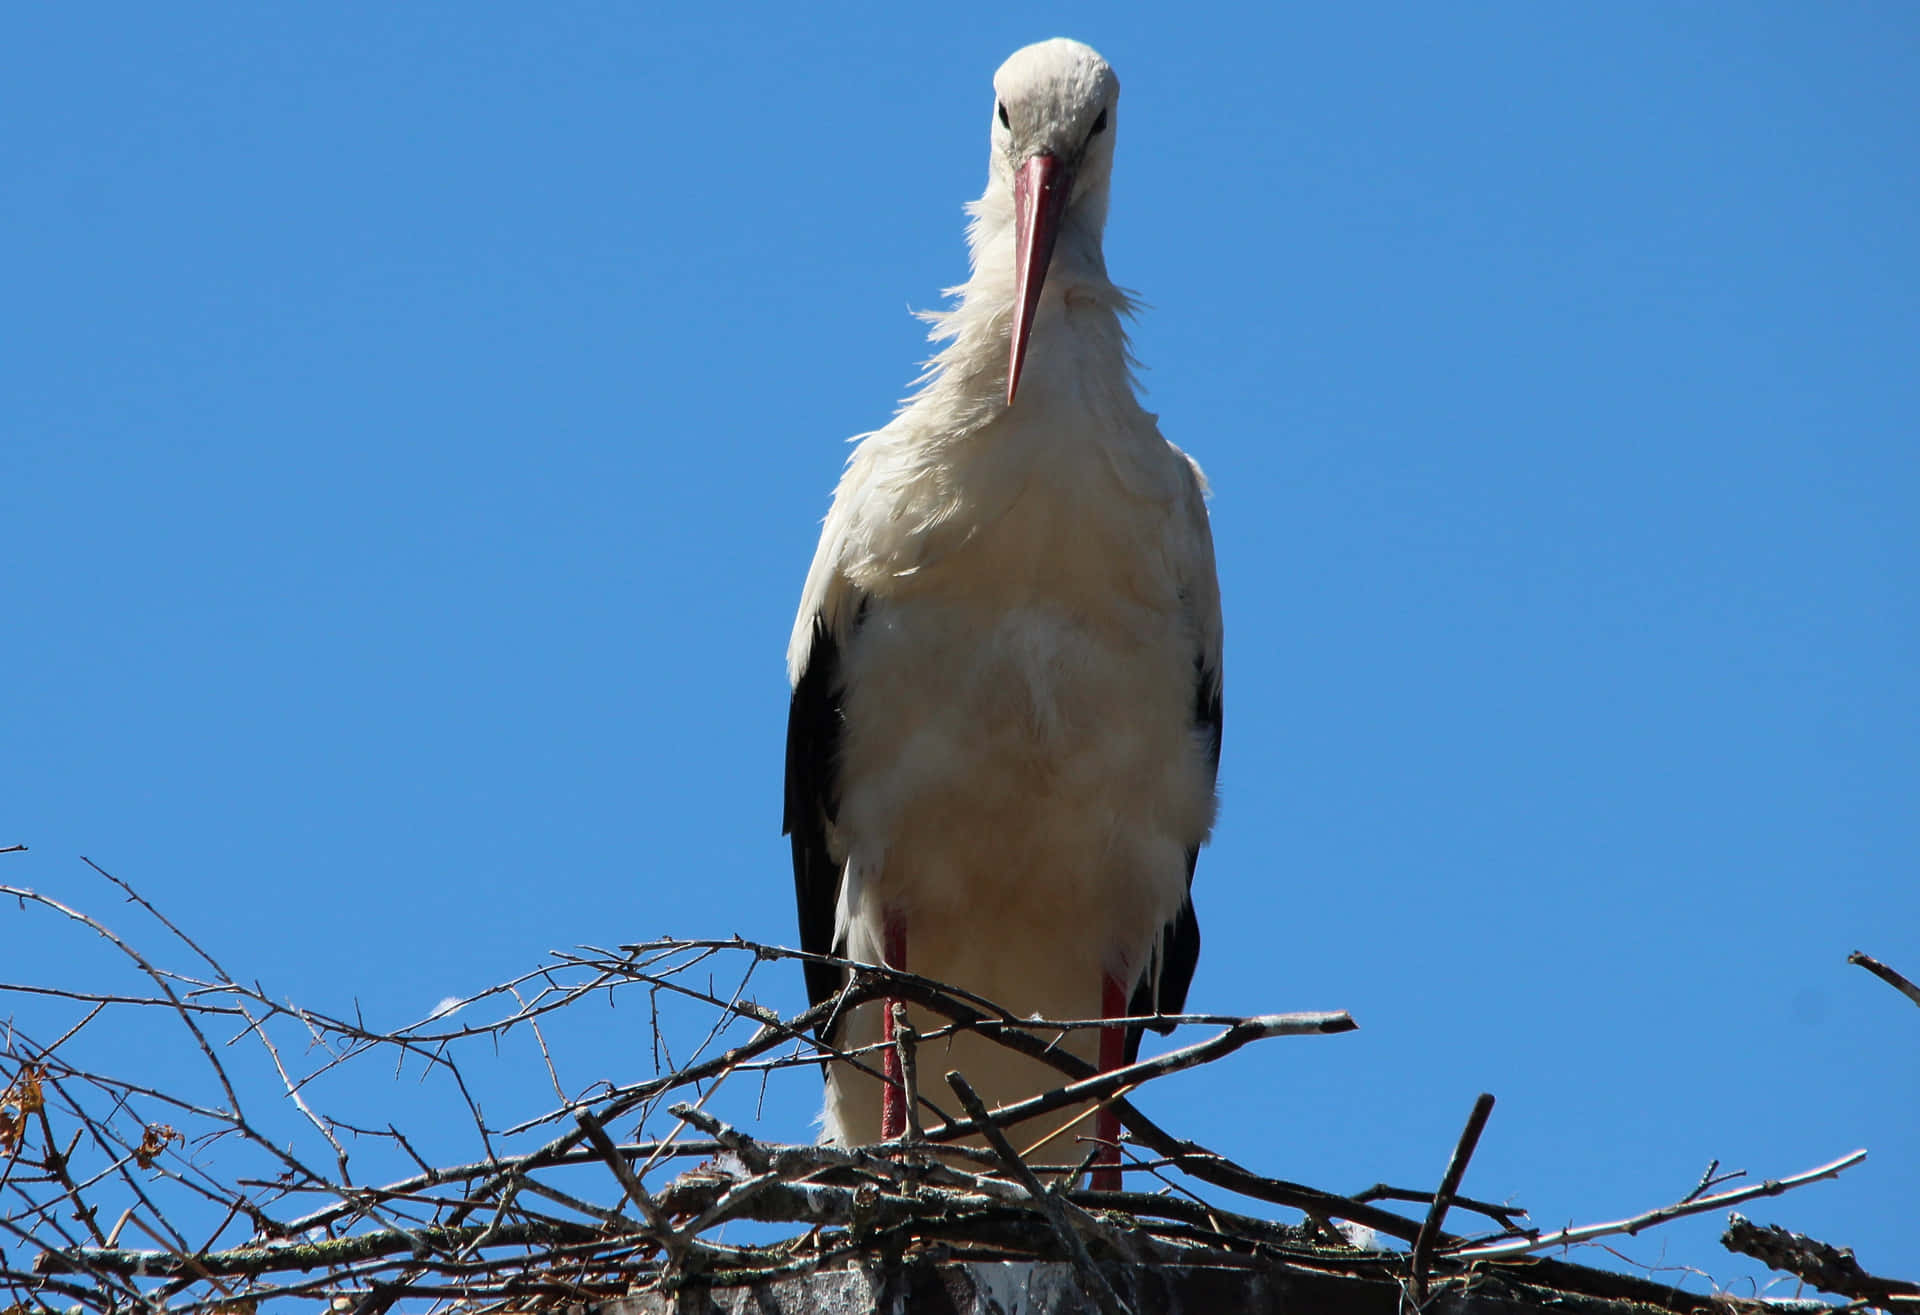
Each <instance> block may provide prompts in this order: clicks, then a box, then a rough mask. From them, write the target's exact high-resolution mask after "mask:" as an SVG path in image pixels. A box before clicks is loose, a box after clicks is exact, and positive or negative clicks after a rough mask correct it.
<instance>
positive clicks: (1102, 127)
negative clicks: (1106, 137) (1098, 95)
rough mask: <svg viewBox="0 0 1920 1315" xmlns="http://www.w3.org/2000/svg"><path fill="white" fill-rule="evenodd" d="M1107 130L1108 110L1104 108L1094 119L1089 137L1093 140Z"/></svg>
mask: <svg viewBox="0 0 1920 1315" xmlns="http://www.w3.org/2000/svg"><path fill="white" fill-rule="evenodd" d="M1106 130H1107V112H1106V110H1104V109H1102V110H1101V111H1100V117H1099V118H1097V119H1095V120H1094V121H1093V131H1092V132H1090V133H1088V134H1087V139H1088V140H1089V141H1091V140H1092V139H1093V138H1095V137H1098V136H1099V135H1100V134H1101V133H1103V132H1105V131H1106Z"/></svg>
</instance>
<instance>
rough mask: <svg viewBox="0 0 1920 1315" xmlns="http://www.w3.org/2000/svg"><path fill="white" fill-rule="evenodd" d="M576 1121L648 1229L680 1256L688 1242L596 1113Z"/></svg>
mask: <svg viewBox="0 0 1920 1315" xmlns="http://www.w3.org/2000/svg"><path fill="white" fill-rule="evenodd" d="M573 1117H574V1120H575V1121H576V1122H577V1123H579V1125H580V1130H581V1131H582V1132H583V1133H585V1134H586V1137H587V1141H588V1143H589V1144H590V1145H591V1146H592V1147H593V1149H594V1152H595V1154H597V1155H599V1157H600V1158H601V1159H602V1160H603V1161H605V1162H606V1166H607V1168H608V1169H610V1170H612V1172H613V1177H614V1181H615V1182H617V1183H619V1184H620V1190H621V1191H623V1192H625V1193H626V1194H627V1199H628V1200H629V1201H632V1202H633V1204H634V1205H635V1207H637V1208H638V1209H639V1211H640V1213H641V1214H642V1215H644V1216H646V1220H647V1223H648V1225H649V1226H651V1227H652V1228H653V1230H654V1232H656V1233H657V1234H659V1238H660V1243H661V1245H662V1246H664V1247H666V1248H667V1251H668V1252H669V1254H678V1253H679V1252H681V1251H683V1250H685V1241H686V1239H684V1238H682V1237H681V1236H680V1234H679V1232H677V1231H676V1230H675V1229H674V1226H673V1224H672V1222H671V1221H670V1220H668V1218H667V1217H666V1215H664V1214H662V1213H661V1211H660V1206H659V1204H658V1203H656V1202H655V1201H654V1199H653V1193H651V1192H649V1191H648V1190H647V1186H646V1184H645V1183H643V1182H641V1181H640V1178H639V1175H637V1174H635V1173H634V1171H633V1166H632V1165H630V1164H628V1163H627V1161H626V1158H625V1157H624V1156H622V1155H621V1154H620V1150H619V1148H618V1147H616V1146H615V1145H614V1144H613V1138H611V1137H609V1136H607V1130H606V1129H605V1128H604V1127H602V1126H601V1124H600V1120H599V1119H597V1118H595V1117H594V1116H593V1111H592V1110H577V1111H575V1113H574V1116H573Z"/></svg>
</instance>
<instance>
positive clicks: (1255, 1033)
mask: <svg viewBox="0 0 1920 1315" xmlns="http://www.w3.org/2000/svg"><path fill="white" fill-rule="evenodd" d="M1356 1026H1357V1024H1355V1023H1354V1021H1353V1019H1352V1017H1350V1016H1349V1015H1347V1014H1345V1013H1339V1014H1266V1015H1263V1016H1261V1017H1258V1018H1245V1019H1241V1020H1240V1021H1238V1022H1236V1023H1234V1024H1232V1025H1231V1026H1229V1027H1227V1028H1226V1029H1225V1030H1224V1031H1222V1032H1219V1033H1217V1034H1216V1035H1214V1036H1211V1037H1208V1038H1207V1039H1206V1040H1205V1041H1201V1042H1198V1043H1196V1044H1194V1045H1191V1046H1183V1047H1181V1048H1180V1049H1178V1050H1169V1051H1167V1052H1166V1053H1165V1054H1163V1055H1156V1056H1154V1057H1153V1058H1152V1059H1143V1060H1141V1061H1140V1062H1139V1063H1137V1064H1128V1065H1126V1066H1125V1067H1124V1068H1116V1069H1111V1070H1109V1071H1107V1072H1105V1073H1100V1074H1097V1075H1096V1076H1093V1077H1088V1078H1084V1079H1082V1080H1081V1081H1078V1082H1074V1083H1072V1084H1070V1085H1068V1086H1065V1087H1058V1088H1055V1089H1054V1090H1052V1091H1049V1092H1045V1093H1043V1094H1041V1095H1038V1096H1032V1097H1029V1098H1028V1099H1026V1100H1022V1101H1016V1102H1014V1103H1013V1104H1011V1105H1002V1106H1001V1107H1000V1108H999V1109H997V1110H995V1111H994V1113H993V1116H992V1121H993V1122H994V1123H995V1124H997V1125H998V1126H999V1127H1002V1128H1007V1127H1011V1126H1012V1125H1014V1124H1016V1123H1024V1122H1025V1121H1026V1120H1028V1119H1032V1118H1037V1117H1039V1116H1040V1115H1042V1114H1051V1113H1052V1112H1053V1111H1055V1110H1057V1109H1064V1108H1066V1107H1067V1106H1069V1105H1078V1104H1080V1103H1081V1102H1083V1101H1100V1100H1109V1099H1111V1098H1113V1097H1114V1096H1116V1095H1118V1094H1119V1093H1120V1092H1123V1091H1125V1090H1127V1089H1128V1088H1130V1087H1137V1086H1140V1085H1141V1084H1143V1083H1145V1082H1148V1081H1151V1080H1152V1079H1154V1078H1160V1077H1165V1076H1167V1075H1168V1074H1169V1073H1178V1072H1180V1071H1181V1070H1182V1069H1189V1068H1195V1067H1198V1066H1199V1065H1201V1064H1208V1063H1212V1062H1213V1061H1214V1060H1216V1059H1221V1058H1223V1057H1225V1056H1227V1055H1230V1054H1232V1053H1233V1052H1234V1051H1236V1050H1238V1049H1240V1048H1241V1047H1242V1046H1246V1045H1251V1044H1252V1043H1253V1042H1255V1041H1265V1040H1267V1039H1268V1038H1270V1037H1282V1036H1324V1035H1329V1034H1333V1033H1339V1032H1351V1031H1352V1030H1353V1029H1354V1028H1355V1027H1356ZM989 1035H992V1034H989ZM981 1130H982V1125H981V1124H980V1122H979V1120H977V1119H971V1118H970V1119H968V1120H966V1121H963V1122H953V1121H949V1122H947V1123H943V1124H942V1125H941V1126H940V1127H938V1128H934V1129H932V1130H931V1131H929V1132H928V1133H927V1140H928V1141H932V1142H944V1141H953V1140H955V1139H957V1138H960V1137H969V1136H972V1135H973V1134H974V1133H977V1132H980V1131H981Z"/></svg>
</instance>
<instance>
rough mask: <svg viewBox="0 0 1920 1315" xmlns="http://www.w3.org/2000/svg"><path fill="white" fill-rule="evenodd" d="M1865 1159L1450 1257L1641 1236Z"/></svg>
mask: <svg viewBox="0 0 1920 1315" xmlns="http://www.w3.org/2000/svg"><path fill="white" fill-rule="evenodd" d="M1866 1158H1867V1153H1866V1152H1865V1151H1854V1152H1853V1153H1852V1154H1851V1155H1843V1156H1841V1157H1840V1158H1839V1159H1837V1160H1833V1161H1831V1162H1829V1163H1827V1164H1823V1165H1820V1166H1819V1167H1818V1168H1815V1169H1808V1170H1807V1171H1806V1172H1805V1173H1797V1174H1793V1175H1791V1176H1789V1177H1786V1178H1777V1179H1776V1178H1769V1179H1768V1180H1767V1181H1766V1182H1763V1183H1755V1184H1754V1185H1753V1186H1752V1187H1741V1188H1736V1189H1735V1190H1733V1191H1731V1192H1721V1193H1719V1194H1718V1195H1715V1196H1698V1197H1695V1198H1693V1199H1692V1200H1690V1201H1681V1202H1677V1203H1675V1204H1673V1205H1664V1206H1661V1207H1660V1208H1659V1209H1658V1210H1649V1211H1647V1212H1646V1213H1645V1214H1642V1215H1635V1216H1633V1217H1632V1218H1631V1219H1616V1220H1613V1221H1612V1222H1611V1223H1605V1224H1586V1225H1583V1226H1581V1227H1579V1228H1563V1229H1560V1230H1559V1231H1558V1232H1554V1233H1545V1234H1539V1235H1535V1236H1532V1237H1523V1238H1516V1239H1515V1240H1513V1241H1511V1242H1490V1243H1487V1244H1486V1245H1484V1246H1470V1247H1465V1248H1463V1249H1461V1250H1457V1251H1453V1252H1450V1253H1449V1254H1450V1255H1451V1257H1452V1258H1453V1259H1455V1260H1502V1259H1505V1258H1507V1257H1509V1256H1523V1255H1526V1254H1527V1253H1528V1252H1530V1251H1544V1250H1546V1249H1547V1248H1549V1247H1559V1246H1571V1245H1573V1244H1574V1243H1576V1242H1591V1241H1592V1240H1593V1239H1594V1238H1596V1237H1608V1236H1611V1235H1613V1234H1615V1233H1638V1232H1639V1231H1640V1230H1641V1229H1643V1228H1650V1227H1652V1226H1653V1225H1655V1224H1663V1223H1665V1222H1666V1221H1667V1220H1669V1219H1678V1218H1680V1217H1681V1216H1683V1215H1697V1214H1704V1213H1706V1212H1707V1211H1708V1210H1718V1209H1719V1208H1720V1207H1721V1206H1723V1205H1736V1204H1738V1203H1739V1202H1741V1201H1751V1200H1753V1199H1754V1198H1755V1197H1757V1196H1778V1195H1780V1194H1781V1193H1782V1192H1790V1191H1792V1190H1793V1189H1794V1188H1796V1187H1804V1186H1806V1185H1807V1184H1808V1183H1812V1182H1818V1181H1819V1180H1820V1179H1822V1178H1835V1177H1838V1176H1839V1175H1840V1174H1841V1173H1843V1172H1845V1171H1846V1170H1848V1169H1851V1168H1852V1167H1853V1166H1854V1165H1856V1164H1858V1163H1860V1161H1862V1160H1864V1159H1866Z"/></svg>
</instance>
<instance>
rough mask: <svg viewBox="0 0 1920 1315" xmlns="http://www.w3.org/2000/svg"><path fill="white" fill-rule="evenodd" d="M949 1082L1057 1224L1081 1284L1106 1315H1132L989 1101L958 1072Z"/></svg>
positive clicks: (1016, 1178) (1009, 1169) (1016, 1176)
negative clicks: (1018, 1150)
mask: <svg viewBox="0 0 1920 1315" xmlns="http://www.w3.org/2000/svg"><path fill="white" fill-rule="evenodd" d="M947 1085H948V1086H949V1087H952V1088H953V1094H954V1095H955V1096H958V1097H959V1098H960V1105H961V1108H963V1109H965V1110H966V1112H967V1116H968V1117H969V1118H971V1119H972V1120H973V1121H974V1122H975V1123H977V1124H978V1125H979V1126H980V1132H981V1135H982V1136H984V1137H985V1138H986V1139H987V1145H988V1146H991V1147H992V1148H993V1151H994V1154H996V1155H998V1156H999V1157H1000V1162H1001V1163H1002V1164H1003V1165H1005V1166H1006V1170H1007V1172H1008V1173H1009V1174H1011V1175H1012V1177H1013V1180H1014V1181H1015V1182H1017V1183H1019V1184H1020V1186H1022V1187H1024V1188H1025V1189H1026V1190H1027V1195H1028V1196H1029V1197H1031V1198H1032V1200H1033V1203H1034V1204H1035V1205H1036V1206H1038V1207H1039V1208H1040V1212H1041V1213H1042V1214H1043V1215H1045V1216H1046V1218H1047V1222H1048V1223H1049V1224H1050V1225H1052V1227H1053V1232H1054V1236H1056V1237H1058V1238H1059V1239H1060V1244H1061V1246H1063V1247H1064V1248H1065V1249H1066V1252H1067V1259H1068V1260H1070V1261H1072V1262H1073V1270H1074V1273H1076V1274H1078V1275H1079V1276H1080V1284H1081V1286H1082V1287H1083V1288H1084V1289H1086V1291H1087V1293H1088V1295H1090V1296H1091V1297H1092V1298H1093V1299H1094V1301H1095V1302H1097V1303H1098V1304H1099V1306H1100V1310H1101V1312H1102V1315H1131V1313H1130V1312H1129V1310H1128V1307H1127V1304H1126V1303H1125V1302H1123V1301H1122V1300H1121V1299H1120V1294H1119V1293H1118V1292H1115V1291H1114V1289H1113V1284H1112V1283H1110V1282H1108V1281H1107V1276H1106V1275H1105V1274H1103V1273H1101V1271H1100V1267H1099V1266H1098V1265H1096V1264H1094V1263H1093V1256H1092V1255H1091V1254H1089V1253H1088V1251H1087V1244H1086V1242H1085V1241H1084V1240H1082V1238H1081V1237H1080V1234H1079V1233H1078V1232H1077V1231H1075V1229H1074V1227H1073V1225H1072V1223H1070V1222H1069V1221H1068V1219H1067V1209H1066V1203H1065V1202H1063V1201H1062V1200H1061V1199H1060V1198H1059V1197H1057V1196H1055V1195H1054V1194H1053V1193H1052V1192H1049V1191H1048V1190H1047V1189H1046V1188H1045V1187H1043V1186H1041V1185H1040V1180H1039V1179H1038V1178H1036V1177H1035V1176H1034V1173H1033V1170H1032V1169H1030V1168H1028V1167H1027V1162H1026V1161H1025V1160H1023V1159H1021V1158H1020V1157H1019V1155H1017V1154H1015V1152H1014V1149H1013V1144H1012V1143H1011V1142H1009V1141H1008V1140H1007V1134H1006V1133H1004V1132H1002V1131H1000V1129H999V1128H998V1127H997V1126H995V1124H994V1122H993V1120H992V1118H991V1117H989V1116H988V1114H987V1106H986V1102H984V1101H982V1100H981V1099H980V1096H979V1093H978V1092H976V1091H974V1089H973V1087H972V1086H971V1085H970V1084H969V1083H968V1082H967V1080H966V1079H965V1078H964V1077H962V1076H961V1075H960V1074H958V1073H949V1074H947Z"/></svg>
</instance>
